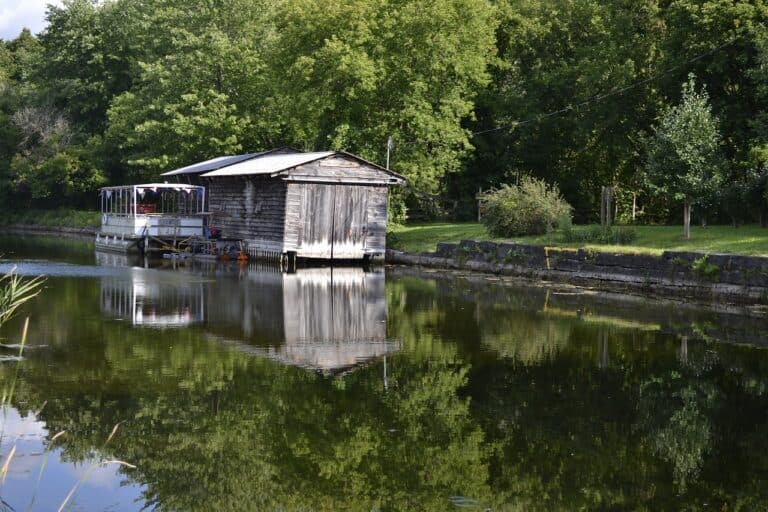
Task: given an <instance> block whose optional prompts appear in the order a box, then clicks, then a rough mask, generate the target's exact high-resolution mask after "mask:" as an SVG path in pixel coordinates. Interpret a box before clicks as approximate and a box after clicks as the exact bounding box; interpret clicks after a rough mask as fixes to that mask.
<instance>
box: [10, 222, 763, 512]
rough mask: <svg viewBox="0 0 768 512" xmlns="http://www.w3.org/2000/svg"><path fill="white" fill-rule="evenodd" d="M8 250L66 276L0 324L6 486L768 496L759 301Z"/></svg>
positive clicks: (54, 493)
mask: <svg viewBox="0 0 768 512" xmlns="http://www.w3.org/2000/svg"><path fill="white" fill-rule="evenodd" d="M0 254H3V257H2V259H0V272H7V271H8V270H10V269H11V268H13V267H16V269H17V272H19V273H21V274H24V275H46V276H47V278H46V283H45V289H44V290H43V292H42V293H41V294H40V295H39V296H38V297H37V298H36V299H34V300H33V301H32V302H31V303H29V304H27V305H26V306H25V307H24V309H23V312H22V315H20V316H19V317H17V318H15V319H14V320H12V321H10V322H8V323H7V324H6V325H4V326H3V327H2V329H0V338H2V339H1V340H0V343H2V346H0V388H1V390H2V394H3V396H4V401H3V406H2V416H1V417H0V422H1V423H2V424H1V425H0V457H2V459H0V467H2V468H3V477H2V479H1V480H0V499H2V501H1V502H0V511H4V512H5V511H7V510H14V511H23V510H43V511H47V510H54V511H55V510H57V509H59V508H60V506H61V505H62V504H64V509H65V510H87V511H101V510H104V511H107V510H108V511H138V510H144V509H149V510H164V511H165V510H168V511H171V510H173V511H211V510H217V511H228V510H232V511H235V510H238V511H239V510H283V511H311V510H317V511H337V510H355V511H395V510H396V511H400V510H403V511H405V510H419V511H445V510H448V511H450V510H490V511H507V510H509V511H512V510H526V511H536V510H541V511H545V510H546V511H551V510H763V509H765V508H766V503H768V485H766V484H767V483H768V435H766V432H768V395H767V393H768V389H766V383H767V382H768V350H767V348H768V319H766V317H765V315H761V314H760V313H759V312H758V311H743V310H732V309H728V308H724V307H714V308H704V307H697V306H692V305H685V304H681V303H673V302H657V301H651V300H645V299H642V298H638V297H631V296H622V295H607V294H601V293H595V292H591V291H584V290H579V289H572V288H567V287H559V288H548V287H546V286H545V287H541V286H536V287H534V286H523V285H521V284H520V283H516V282H514V281H507V280H505V279H503V278H498V277H493V276H477V275H471V274H445V273H439V272H424V271H419V270H416V269H412V268H387V269H386V271H385V270H384V269H380V270H377V271H373V272H365V271H364V270H363V269H360V268H353V269H343V268H336V269H331V268H319V269H300V270H299V271H297V272H296V273H293V274H283V273H279V272H276V271H275V270H273V269H270V268H260V267H258V266H255V265H251V266H245V267H243V266H238V265H237V264H215V265H214V264H196V265H193V264H188V265H177V266H176V267H174V266H173V265H172V264H170V263H168V262H163V261H161V262H157V264H155V265H153V266H152V268H138V267H131V266H129V265H128V263H129V262H127V261H125V260H121V258H119V257H116V256H114V255H103V254H101V255H95V254H94V251H93V248H92V246H91V245H90V244H88V243H85V242H78V241H63V240H57V239H45V238H19V237H3V238H0ZM26 316H29V319H30V321H29V322H30V323H29V333H28V337H27V345H26V347H25V348H24V350H23V352H22V353H21V357H18V356H19V347H18V346H17V344H18V343H19V340H20V338H21V333H22V330H23V325H24V317H26Z"/></svg>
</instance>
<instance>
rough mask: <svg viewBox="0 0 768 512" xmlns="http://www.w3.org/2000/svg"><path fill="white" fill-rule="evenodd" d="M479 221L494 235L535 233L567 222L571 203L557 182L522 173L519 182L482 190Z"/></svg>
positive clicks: (549, 229) (506, 235)
mask: <svg viewBox="0 0 768 512" xmlns="http://www.w3.org/2000/svg"><path fill="white" fill-rule="evenodd" d="M481 204H482V211H483V217H482V220H483V224H485V226H486V227H487V228H488V232H489V233H491V234H492V235H494V236H504V237H509V236H521V235H539V234H542V233H546V232H548V231H551V230H553V229H554V228H555V227H556V226H557V225H558V223H565V224H569V225H570V219H571V205H569V204H568V203H567V202H566V201H565V199H563V198H562V196H561V195H560V191H559V190H558V188H557V186H550V185H547V183H546V182H545V181H544V180H540V179H536V178H532V177H530V176H524V177H523V178H522V179H521V180H520V184H519V185H502V186H501V187H500V188H499V189H497V190H492V191H490V192H486V193H485V194H483V196H482V199H481Z"/></svg>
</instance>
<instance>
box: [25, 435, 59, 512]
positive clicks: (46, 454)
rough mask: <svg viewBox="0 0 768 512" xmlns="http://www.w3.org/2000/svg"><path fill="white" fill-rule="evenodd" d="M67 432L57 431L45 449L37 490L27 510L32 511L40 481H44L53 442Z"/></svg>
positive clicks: (38, 475) (36, 485)
mask: <svg viewBox="0 0 768 512" xmlns="http://www.w3.org/2000/svg"><path fill="white" fill-rule="evenodd" d="M66 433H67V431H66V430H62V431H61V432H57V433H56V434H55V435H54V436H53V437H52V438H51V441H50V442H49V443H48V446H47V447H46V449H45V455H43V463H42V464H41V465H40V471H39V472H38V473H37V483H36V484H35V491H34V492H33V493H32V500H31V501H30V502H29V507H27V512H32V508H33V507H34V506H35V500H37V491H38V490H39V489H40V482H42V480H43V471H45V467H46V466H47V465H48V457H49V456H50V455H51V450H52V449H53V444H54V443H55V442H56V440H57V439H58V438H60V437H61V436H63V435H64V434H66Z"/></svg>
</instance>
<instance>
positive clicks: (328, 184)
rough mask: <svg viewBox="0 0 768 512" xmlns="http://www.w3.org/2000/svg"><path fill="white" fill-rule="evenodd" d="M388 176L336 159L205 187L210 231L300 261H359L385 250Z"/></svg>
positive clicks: (228, 179) (218, 181)
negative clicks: (210, 214)
mask: <svg viewBox="0 0 768 512" xmlns="http://www.w3.org/2000/svg"><path fill="white" fill-rule="evenodd" d="M393 179H394V180H395V181H397V179H396V178H394V177H393V176H392V175H391V174H389V173H387V172H385V171H383V170H381V169H377V168H376V167H372V166H370V165H366V164H365V163H362V162H360V161H358V160H356V159H354V158H350V157H347V156H344V155H336V156H333V157H329V158H325V159H322V160H317V161H314V162H310V163H308V164H305V165H299V166H297V167H294V168H292V169H290V170H288V171H285V172H283V173H280V174H278V175H277V176H274V177H269V176H266V175H265V176H257V177H249V178H242V177H216V178H212V179H211V180H210V181H209V185H208V197H209V204H210V210H211V211H212V212H213V213H214V217H213V218H212V222H211V223H212V225H214V226H215V227H218V228H221V230H222V232H223V234H224V236H226V237H232V238H240V239H243V240H246V241H247V242H248V245H249V248H250V249H255V250H257V251H274V252H279V253H284V252H292V251H295V252H296V255H297V256H298V257H300V258H322V259H331V258H334V259H359V258H363V257H365V256H369V255H378V256H382V257H383V254H384V251H385V249H386V227H387V195H388V188H387V186H388V185H389V184H391V183H392V180H393Z"/></svg>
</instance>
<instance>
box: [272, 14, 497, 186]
mask: <svg viewBox="0 0 768 512" xmlns="http://www.w3.org/2000/svg"><path fill="white" fill-rule="evenodd" d="M495 12H496V11H495V8H494V6H493V5H491V3H490V2H488V1H487V0H438V1H435V2H429V3H428V4H425V3H424V2H420V1H416V0H355V1H353V2H341V3H332V4H329V3H328V2H323V1H318V0H293V1H286V2H284V3H283V4H282V6H281V8H280V9H277V10H275V19H274V25H275V27H276V34H277V36H276V39H275V44H274V45H273V46H272V52H270V59H269V67H270V69H271V70H272V75H271V76H272V77H273V81H274V84H276V86H277V89H276V92H275V98H276V102H277V104H278V105H279V107H278V108H279V111H280V112H281V113H282V116H283V118H284V119H285V123H286V127H287V129H288V132H289V133H290V136H291V139H292V140H295V141H297V142H298V143H300V145H301V146H303V147H306V148H327V147H331V148H335V149H338V148H346V149H348V150H350V151H353V152H356V153H359V154H361V155H363V156H364V157H366V158H369V159H371V160H374V161H379V162H383V161H384V156H385V151H386V142H387V138H388V137H389V136H392V137H393V138H394V140H395V143H396V147H395V150H394V152H393V154H392V161H391V162H392V164H391V165H392V168H393V169H394V170H396V171H398V172H401V173H403V174H404V175H405V176H407V177H408V178H409V180H410V184H411V185H412V186H413V187H415V188H417V189H419V190H422V191H430V192H437V191H439V190H441V189H442V186H443V184H444V177H445V176H446V174H447V173H450V172H454V171H458V170H459V168H460V160H461V158H462V157H464V156H466V155H467V153H468V151H469V150H470V149H471V146H470V141H469V134H468V131H467V130H466V128H465V127H464V126H463V125H462V123H463V122H464V121H466V120H468V119H469V118H471V117H472V111H473V108H474V98H475V96H476V95H477V93H478V92H479V91H480V90H481V89H482V88H483V87H484V86H485V85H486V84H487V83H488V80H489V78H490V77H489V74H488V72H487V66H488V63H489V62H491V61H492V60H493V58H494V28H495V25H496V17H495ZM398 141H400V142H409V144H401V145H397V142H398ZM414 142H416V143H414Z"/></svg>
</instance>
